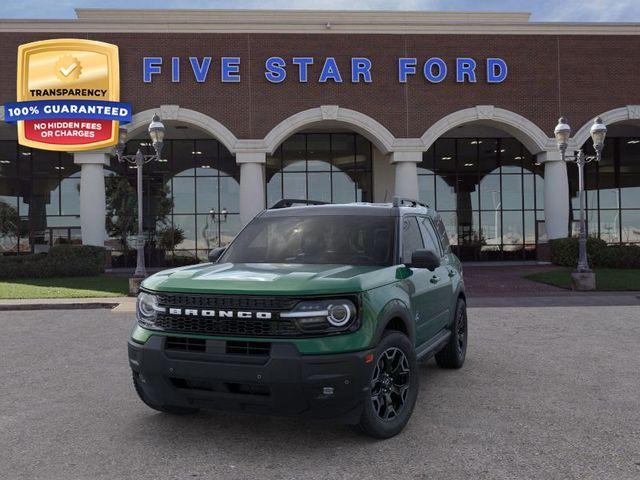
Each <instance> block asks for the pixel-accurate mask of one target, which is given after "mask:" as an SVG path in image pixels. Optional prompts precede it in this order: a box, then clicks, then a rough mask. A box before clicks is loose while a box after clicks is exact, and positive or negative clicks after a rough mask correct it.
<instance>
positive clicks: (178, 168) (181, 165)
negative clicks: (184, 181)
mask: <svg viewBox="0 0 640 480" xmlns="http://www.w3.org/2000/svg"><path fill="white" fill-rule="evenodd" d="M171 146H172V152H171V154H172V156H171V169H172V171H173V172H175V175H177V176H193V175H194V174H195V169H194V166H195V162H194V157H197V156H199V155H197V152H198V150H196V147H195V142H194V141H193V140H172V141H171ZM164 155H166V153H165V152H164V148H163V156H164Z"/></svg>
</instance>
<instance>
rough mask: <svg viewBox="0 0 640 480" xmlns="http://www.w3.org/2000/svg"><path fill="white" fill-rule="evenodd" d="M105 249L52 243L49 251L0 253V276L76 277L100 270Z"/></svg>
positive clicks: (94, 273) (102, 265) (103, 261)
mask: <svg viewBox="0 0 640 480" xmlns="http://www.w3.org/2000/svg"><path fill="white" fill-rule="evenodd" d="M105 255H106V250H105V249H104V248H103V247H94V246H90V245H56V246H54V247H51V249H50V250H49V253H37V254H33V255H18V256H12V257H0V278H45V277H80V276H92V275H99V274H101V273H103V272H104V263H105Z"/></svg>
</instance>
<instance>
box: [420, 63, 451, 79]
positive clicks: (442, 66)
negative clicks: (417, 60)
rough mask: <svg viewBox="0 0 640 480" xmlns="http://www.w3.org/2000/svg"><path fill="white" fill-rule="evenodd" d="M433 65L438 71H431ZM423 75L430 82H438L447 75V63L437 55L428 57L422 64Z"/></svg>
mask: <svg viewBox="0 0 640 480" xmlns="http://www.w3.org/2000/svg"><path fill="white" fill-rule="evenodd" d="M433 67H438V73H437V74H435V73H433ZM424 76H425V78H426V79H427V80H429V81H430V82H431V83H440V82H441V81H442V80H444V79H445V77H446V76H447V64H446V63H444V60H442V59H441V58H438V57H433V58H430V59H429V60H427V61H426V63H425V64H424Z"/></svg>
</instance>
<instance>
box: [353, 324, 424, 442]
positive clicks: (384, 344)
mask: <svg viewBox="0 0 640 480" xmlns="http://www.w3.org/2000/svg"><path fill="white" fill-rule="evenodd" d="M374 361H375V365H374V368H373V373H372V375H371V385H370V390H369V394H368V395H367V397H366V398H365V404H364V408H363V411H362V417H361V418H360V423H358V428H359V430H361V431H362V432H364V433H365V434H367V435H369V436H371V437H375V438H389V437H393V436H394V435H397V434H398V433H400V431H401V430H402V429H403V428H404V427H405V425H406V424H407V422H408V421H409V418H410V417H411V414H412V413H413V407H414V406H415V404H416V399H417V397H418V370H417V361H416V353H415V350H414V348H413V345H412V344H411V342H410V341H409V339H408V338H407V337H406V336H405V335H403V334H402V333H399V332H387V333H385V335H384V337H382V341H381V342H380V345H378V348H377V349H376V353H375V360H374Z"/></svg>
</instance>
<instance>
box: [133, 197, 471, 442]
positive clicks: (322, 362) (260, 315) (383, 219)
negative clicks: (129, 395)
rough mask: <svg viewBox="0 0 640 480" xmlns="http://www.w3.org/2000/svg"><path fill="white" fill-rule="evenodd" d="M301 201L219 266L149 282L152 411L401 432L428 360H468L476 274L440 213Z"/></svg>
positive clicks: (245, 239) (270, 214)
mask: <svg viewBox="0 0 640 480" xmlns="http://www.w3.org/2000/svg"><path fill="white" fill-rule="evenodd" d="M302 203H305V205H303V206H296V202H295V201H293V202H292V201H283V202H280V204H279V205H278V207H281V208H272V209H270V210H266V211H264V212H262V213H261V214H259V215H258V216H256V217H255V218H254V219H253V220H252V221H251V222H250V223H249V224H248V225H247V226H246V227H245V228H244V229H243V230H242V231H241V232H240V233H239V234H238V235H237V237H236V238H235V239H234V240H233V242H231V244H230V245H229V246H228V247H227V248H226V249H217V250H215V251H213V252H212V254H211V258H210V259H211V260H212V263H207V264H200V265H195V266H189V267H183V268H177V269H173V270H166V271H162V272H159V273H156V274H155V275H152V276H150V277H149V278H147V279H146V280H145V281H144V282H143V283H142V286H141V290H140V293H139V295H138V303H137V323H136V325H135V327H134V329H133V332H132V334H131V338H130V340H129V363H130V366H131V368H132V370H133V383H134V386H135V389H136V391H137V393H138V395H139V396H140V398H141V400H142V401H143V402H144V403H146V404H147V405H148V406H149V407H151V408H153V409H155V410H159V411H161V412H166V413H172V414H186V413H193V412H196V411H197V410H198V409H199V408H214V409H235V410H240V411H244V412H258V413H273V414H280V415H304V416H310V417H315V418H337V419H340V420H342V421H344V422H347V423H351V424H354V425H357V426H358V427H359V428H360V430H361V431H363V432H364V433H366V434H368V435H371V436H373V437H378V438H388V437H391V436H393V435H396V434H397V433H398V432H400V431H401V430H402V429H403V428H404V426H405V425H406V424H407V422H408V420H409V417H410V416H411V414H412V412H413V409H414V406H415V403H416V398H417V395H418V390H419V388H418V383H419V377H420V374H419V370H418V367H417V362H418V361H419V360H424V359H426V358H429V357H431V356H434V355H435V360H436V362H437V364H438V365H439V366H441V367H443V368H460V367H461V366H462V364H463V362H464V359H465V353H466V347H467V316H466V305H465V293H464V283H463V280H462V270H461V267H460V262H459V261H458V259H457V257H456V256H455V255H453V254H452V253H451V249H450V248H449V242H448V238H447V234H446V232H445V228H444V225H443V223H442V220H441V219H440V217H439V215H438V214H437V213H436V212H434V211H433V210H432V209H430V208H428V207H426V206H424V205H422V204H419V203H418V202H416V201H410V200H404V199H399V198H396V199H394V201H393V203H392V204H365V203H355V204H345V205H335V204H326V205H315V204H314V205H309V203H313V202H307V201H302ZM282 207H284V208H282Z"/></svg>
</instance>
